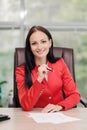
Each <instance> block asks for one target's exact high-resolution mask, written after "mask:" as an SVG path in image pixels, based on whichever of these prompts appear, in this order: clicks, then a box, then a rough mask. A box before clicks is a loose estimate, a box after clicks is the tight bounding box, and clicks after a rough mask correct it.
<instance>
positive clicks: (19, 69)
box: [16, 64, 25, 73]
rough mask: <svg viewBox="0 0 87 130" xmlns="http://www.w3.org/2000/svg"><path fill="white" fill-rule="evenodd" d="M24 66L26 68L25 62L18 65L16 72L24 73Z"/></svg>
mask: <svg viewBox="0 0 87 130" xmlns="http://www.w3.org/2000/svg"><path fill="white" fill-rule="evenodd" d="M24 68H25V67H24V64H21V65H19V66H17V67H16V73H19V72H21V73H24Z"/></svg>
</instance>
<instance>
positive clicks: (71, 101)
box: [16, 59, 80, 111]
mask: <svg viewBox="0 0 87 130" xmlns="http://www.w3.org/2000/svg"><path fill="white" fill-rule="evenodd" d="M48 66H49V67H50V68H52V69H53V72H51V71H48V81H47V80H46V79H45V78H44V79H43V81H42V82H41V83H40V82H39V81H38V80H37V71H38V67H37V66H35V68H34V69H33V70H32V73H31V76H32V80H33V85H32V86H31V88H30V89H27V88H25V85H24V77H25V73H24V66H23V65H21V66H19V67H17V68H16V82H17V88H18V95H19V100H20V104H21V106H22V108H23V110H26V111H29V110H32V108H33V107H40V108H43V107H45V106H46V105H47V104H49V103H51V104H58V105H61V106H63V110H67V109H69V108H72V107H74V106H75V105H76V104H77V103H79V101H80V94H79V92H78V91H77V88H76V84H75V82H74V80H73V78H72V76H71V74H70V72H69V70H68V67H67V66H66V64H65V62H64V60H63V59H60V60H58V61H57V62H56V63H50V62H48ZM62 89H63V90H64V92H65V95H66V98H65V99H64V97H63V94H62Z"/></svg>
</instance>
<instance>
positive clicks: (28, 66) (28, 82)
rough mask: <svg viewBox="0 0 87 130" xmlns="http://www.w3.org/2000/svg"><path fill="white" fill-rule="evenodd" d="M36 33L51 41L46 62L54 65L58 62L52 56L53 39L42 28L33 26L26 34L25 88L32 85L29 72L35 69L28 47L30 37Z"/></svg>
mask: <svg viewBox="0 0 87 130" xmlns="http://www.w3.org/2000/svg"><path fill="white" fill-rule="evenodd" d="M36 31H41V32H43V33H45V34H46V35H47V37H48V39H49V40H50V39H51V42H52V44H51V47H50V49H49V52H48V54H47V60H48V61H49V62H51V63H54V62H56V61H57V60H58V58H55V57H54V55H53V39H52V36H51V34H50V32H49V31H48V30H47V29H46V28H44V27H42V26H33V27H32V28H31V29H30V30H29V32H28V34H27V37H26V45H25V85H26V87H27V88H30V87H31V85H32V79H31V71H32V69H33V68H34V67H35V61H34V55H33V53H32V51H31V47H30V36H31V35H32V34H33V33H34V32H36Z"/></svg>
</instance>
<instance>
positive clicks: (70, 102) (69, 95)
mask: <svg viewBox="0 0 87 130" xmlns="http://www.w3.org/2000/svg"><path fill="white" fill-rule="evenodd" d="M61 66H62V69H61V71H62V72H61V73H62V80H63V91H64V93H65V95H66V98H65V100H63V101H61V102H59V103H58V104H59V105H61V106H63V110H67V109H69V108H72V107H74V106H76V104H78V103H79V101H80V94H79V92H78V90H77V86H76V83H75V82H74V80H73V78H72V76H71V74H70V71H69V69H68V67H67V65H66V64H65V62H64V60H63V59H62V60H61Z"/></svg>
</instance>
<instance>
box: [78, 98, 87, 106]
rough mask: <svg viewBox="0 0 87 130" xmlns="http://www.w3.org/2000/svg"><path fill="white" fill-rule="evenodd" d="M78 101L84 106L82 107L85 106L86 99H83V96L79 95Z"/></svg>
mask: <svg viewBox="0 0 87 130" xmlns="http://www.w3.org/2000/svg"><path fill="white" fill-rule="evenodd" d="M80 103H81V104H82V105H83V106H84V107H87V99H85V98H84V97H82V96H81V99H80Z"/></svg>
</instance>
